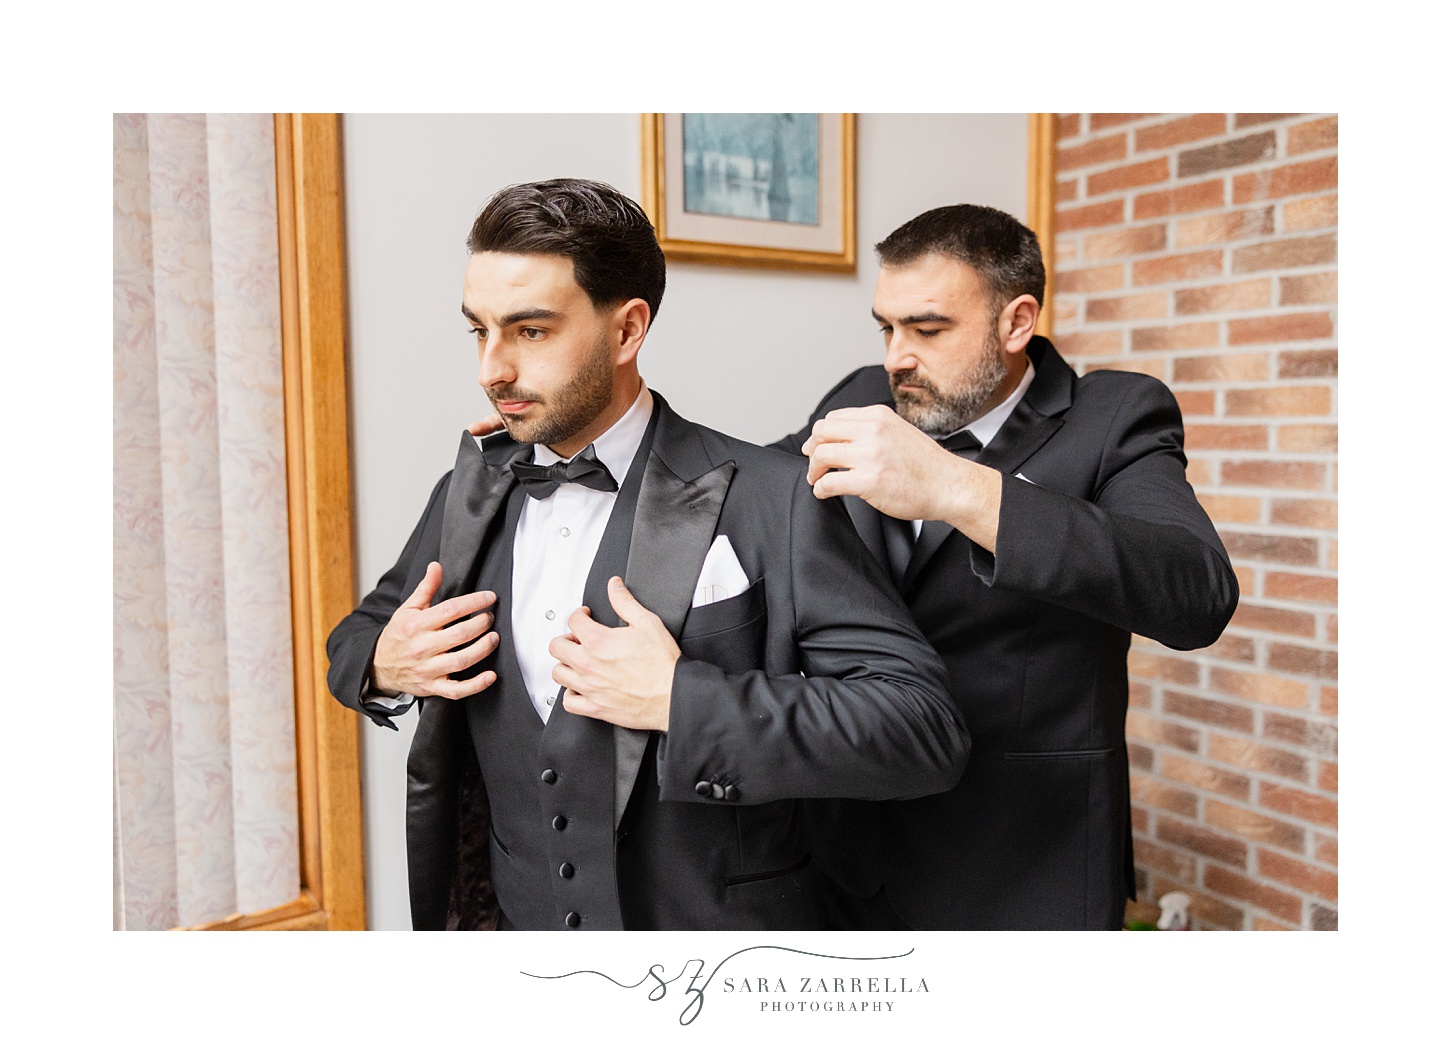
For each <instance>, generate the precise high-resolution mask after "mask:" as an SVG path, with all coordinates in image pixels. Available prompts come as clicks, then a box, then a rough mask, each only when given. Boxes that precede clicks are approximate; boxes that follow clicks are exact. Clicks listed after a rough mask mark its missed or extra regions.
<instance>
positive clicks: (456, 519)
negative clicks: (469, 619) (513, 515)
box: [434, 432, 529, 604]
mask: <svg viewBox="0 0 1451 1044" xmlns="http://www.w3.org/2000/svg"><path fill="white" fill-rule="evenodd" d="M528 452H529V446H528V445H527V444H524V443H520V444H518V445H517V446H515V447H514V448H513V449H512V450H511V451H510V453H509V456H508V457H507V458H506V459H505V460H504V461H503V462H502V463H500V464H490V463H489V462H488V461H487V460H485V459H484V456H483V454H482V453H481V452H480V451H479V447H478V444H477V443H475V442H474V439H473V436H472V435H470V434H469V433H468V432H464V434H463V438H462V439H461V440H460V442H459V447H458V459H457V461H456V462H455V463H454V468H453V478H452V479H451V480H450V481H449V484H448V499H447V501H445V503H444V506H443V533H442V534H441V536H440V538H439V551H438V561H439V564H440V565H441V566H443V586H442V587H440V588H439V591H438V594H437V596H436V597H435V598H434V603H435V604H437V603H438V602H441V601H443V600H445V599H447V598H453V597H455V596H456V595H461V594H467V593H468V592H467V591H466V590H465V588H466V587H467V586H468V585H469V583H470V582H471V581H472V579H473V576H474V572H475V564H476V562H477V559H478V556H479V553H480V552H481V551H482V549H483V545H484V536H485V535H486V534H487V533H488V530H489V523H491V522H492V521H493V520H494V518H495V516H497V515H498V513H499V510H500V508H502V507H503V506H504V503H505V501H506V500H507V499H508V496H509V490H510V488H511V487H512V486H513V484H514V481H515V479H514V473H513V472H512V471H510V470H509V463H510V462H511V461H513V460H516V459H519V458H521V457H523V456H524V454H526V453H528Z"/></svg>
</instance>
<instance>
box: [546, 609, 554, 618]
mask: <svg viewBox="0 0 1451 1044" xmlns="http://www.w3.org/2000/svg"><path fill="white" fill-rule="evenodd" d="M544 619H546V620H553V619H554V610H553V609H546V610H544Z"/></svg>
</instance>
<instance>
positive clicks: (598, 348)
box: [488, 337, 614, 446]
mask: <svg viewBox="0 0 1451 1044" xmlns="http://www.w3.org/2000/svg"><path fill="white" fill-rule="evenodd" d="M613 387H614V364H613V362H611V359H610V343H609V340H608V338H606V337H601V338H600V339H599V342H598V343H597V344H596V345H595V350H594V352H593V353H592V354H591V355H590V356H589V358H588V359H586V360H585V363H584V365H583V366H581V367H580V368H579V369H578V370H576V371H575V373H574V375H573V376H572V377H570V378H569V380H568V381H566V382H565V384H564V386H563V387H561V388H560V389H559V390H558V391H556V392H554V393H552V394H550V395H542V394H540V393H539V392H537V391H531V390H530V389H528V388H523V387H520V386H519V385H517V384H509V385H505V386H503V387H500V388H491V389H489V393H488V394H489V401H490V402H495V403H496V402H498V401H499V400H500V399H504V400H510V399H515V400H518V399H530V400H533V401H534V402H537V403H539V405H540V406H541V407H543V409H542V410H541V412H540V415H539V416H538V417H534V418H532V419H528V420H526V419H524V418H522V417H512V416H510V415H508V414H505V413H500V414H499V418H500V419H501V420H502V421H503V422H504V428H505V430H507V431H508V432H509V437H510V438H512V439H513V440H514V441H515V442H536V443H542V444H544V445H545V446H553V445H556V444H558V443H561V442H564V441H566V440H568V439H570V438H572V437H574V436H575V435H578V434H579V433H580V432H581V431H583V430H584V429H585V428H587V427H589V425H590V424H592V423H593V422H594V419H595V418H596V417H598V416H599V415H600V414H601V413H603V412H604V410H605V407H607V406H608V405H609V404H610V394H611V392H612V390H613Z"/></svg>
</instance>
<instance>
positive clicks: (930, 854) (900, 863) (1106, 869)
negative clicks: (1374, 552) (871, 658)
mask: <svg viewBox="0 0 1451 1044" xmlns="http://www.w3.org/2000/svg"><path fill="white" fill-rule="evenodd" d="M1028 353H1029V357H1030V358H1031V359H1032V360H1033V365H1034V367H1035V369H1036V374H1035V376H1034V379H1033V383H1032V384H1031V385H1030V386H1029V388H1028V392H1027V394H1026V396H1025V397H1024V398H1023V399H1022V401H1020V402H1019V404H1018V406H1017V407H1016V408H1015V409H1014V411H1013V412H1012V414H1011V415H1010V416H1009V418H1008V420H1007V421H1006V423H1005V424H1004V425H1003V427H1002V428H1001V430H999V431H998V433H997V435H996V436H995V437H994V438H993V439H992V440H991V441H990V442H989V443H988V445H987V447H986V448H985V449H983V451H982V452H981V455H980V456H979V457H978V461H979V463H982V464H986V465H990V466H992V467H994V468H997V469H998V470H999V471H1001V472H1002V473H1003V475H1004V478H1003V493H1002V508H1001V513H1000V515H999V529H998V542H997V551H996V554H995V555H994V554H989V553H988V552H987V551H985V550H984V549H983V548H981V547H979V546H978V545H976V544H974V543H973V542H972V541H970V540H969V539H967V537H965V536H963V535H962V534H961V533H959V532H957V531H956V530H955V529H953V528H952V527H950V526H948V525H947V524H946V523H943V522H933V521H929V522H925V523H924V524H923V526H922V533H921V536H920V538H919V539H918V540H917V542H916V546H915V549H914V551H913V553H912V557H911V560H910V562H909V563H908V565H907V569H906V572H905V574H904V576H903V579H902V582H901V591H902V595H903V597H904V598H905V600H906V602H907V605H908V608H909V609H910V610H911V612H912V616H913V618H914V619H915V620H916V621H917V623H918V624H919V625H920V626H921V627H922V631H923V633H924V634H925V635H926V636H927V638H928V640H929V641H930V642H931V643H932V645H933V647H934V648H935V649H936V650H937V651H938V652H939V653H941V655H942V658H943V660H944V661H945V662H946V664H947V670H948V677H949V683H950V685H951V688H952V692H953V696H954V698H955V699H956V701H957V705H958V707H959V708H960V709H961V710H962V713H963V717H964V718H965V719H966V722H967V726H968V730H969V731H970V732H971V734H972V738H973V757H972V761H971V763H970V764H969V765H968V767H967V771H966V773H965V774H964V775H963V778H962V780H961V782H959V783H958V785H957V786H956V787H955V788H953V789H952V790H950V791H948V792H946V793H942V794H938V795H935V796H932V797H926V798H922V799H919V800H914V801H904V802H900V803H894V804H891V805H882V806H875V805H873V806H835V807H833V808H832V809H831V811H832V815H831V816H830V817H826V816H823V817H821V819H820V820H819V822H818V824H817V827H816V829H817V831H818V834H819V835H821V836H822V840H821V842H820V843H819V844H818V853H819V855H820V856H822V857H823V858H822V860H821V861H822V862H823V863H825V864H826V868H827V869H828V871H829V872H831V874H832V876H833V877H835V878H836V879H837V880H839V881H841V882H843V883H844V884H845V885H846V887H847V888H848V890H849V891H851V892H853V893H854V894H856V895H860V896H866V895H870V894H872V893H873V892H874V891H875V890H876V889H877V888H879V887H880V886H882V885H883V884H885V887H886V895H887V898H888V900H889V901H890V903H891V906H892V907H893V909H894V910H895V911H896V912H897V913H898V914H899V915H900V916H901V917H902V918H903V919H904V920H905V921H906V922H907V923H908V924H910V925H911V926H912V927H914V928H944V929H948V928H951V929H957V928H963V929H967V928H1118V927H1121V924H1122V920H1123V909H1124V901H1125V899H1126V898H1127V896H1129V895H1131V894H1132V892H1133V856H1132V835H1131V832H1130V829H1129V792H1128V758H1127V752H1126V748H1125V741H1124V718H1125V715H1126V713H1127V707H1128V672H1127V666H1126V654H1127V652H1128V648H1129V640H1130V635H1131V633H1138V634H1141V635H1145V636H1147V637H1149V638H1153V639H1156V640H1157V641H1160V642H1162V643H1163V644H1165V645H1167V646H1170V647H1171V648H1175V649H1193V648H1198V647H1201V646H1205V645H1209V644H1211V643H1212V642H1214V641H1215V640H1216V639H1217V638H1218V637H1219V634H1220V632H1221V631H1222V630H1223V629H1224V627H1225V625H1226V624H1227V623H1228V622H1229V618H1230V616H1231V615H1232V614H1233V612H1234V608H1235V605H1236V604H1237V602H1238V598H1239V587H1238V584H1237V582H1236V580H1235V576H1234V571H1233V570H1232V569H1231V568H1230V563H1229V557H1228V556H1227V555H1226V554H1225V551H1224V546H1223V544H1221V542H1220V540H1219V537H1218V535H1217V534H1216V533H1215V531H1214V527H1213V525H1212V524H1211V523H1210V521H1209V518H1208V517H1207V516H1206V515H1205V513H1204V511H1203V509H1202V508H1201V507H1200V506H1199V503H1198V501H1197V500H1195V498H1194V491H1193V489H1192V488H1191V487H1190V486H1189V483H1188V482H1187V481H1186V479H1185V476H1184V465H1185V458H1184V452H1183V444H1184V433H1183V427H1182V423H1181V420H1180V415H1179V408H1178V404H1177V403H1176V402H1175V400H1174V397H1173V395H1172V394H1170V392H1169V390H1168V389H1167V388H1166V387H1165V386H1164V385H1163V384H1162V383H1160V382H1159V381H1157V380H1155V379H1153V378H1152V377H1147V376H1144V375H1142V374H1135V373H1126V372H1118V371H1112V370H1099V371H1095V372H1093V373H1089V374H1087V375H1086V376H1084V377H1078V376H1077V375H1075V374H1074V372H1073V370H1072V369H1071V368H1070V367H1069V365H1068V364H1067V363H1066V362H1064V361H1063V359H1062V357H1061V356H1059V354H1058V353H1057V351H1056V350H1055V349H1054V348H1053V346H1052V345H1051V344H1050V343H1049V342H1048V341H1047V340H1046V339H1044V338H1042V337H1034V338H1033V340H1032V342H1031V343H1030V345H1029V348H1028ZM876 403H884V404H886V405H891V404H892V396H891V391H890V387H889V385H888V382H887V374H886V371H885V370H884V369H883V368H882V367H879V366H874V367H866V368H863V369H861V370H858V371H856V372H855V373H853V374H851V375H850V376H848V377H847V378H846V379H845V380H844V381H842V382H841V383H840V384H839V385H837V386H836V387H835V388H833V389H832V390H831V391H830V392H829V393H828V394H827V396H826V398H825V399H824V400H823V401H822V402H821V404H820V406H818V407H817V410H816V412H815V413H814V414H813V415H812V417H811V421H810V422H809V423H808V424H807V426H806V427H805V428H803V429H802V430H801V431H800V432H798V433H797V434H795V435H793V436H789V437H787V438H786V439H783V440H782V441H781V442H780V443H777V444H776V445H777V446H778V447H779V448H782V449H788V450H791V451H794V452H798V453H799V452H800V449H801V446H802V444H803V443H804V442H805V440H806V439H807V437H809V435H810V430H811V424H814V423H815V422H816V420H818V419H819V418H821V417H822V416H825V414H827V413H828V412H830V411H831V410H834V409H838V408H841V407H847V406H869V405H873V404H876ZM843 499H844V500H845V501H846V506H847V509H848V511H849V512H850V514H851V516H852V520H853V522H854V523H855V525H856V527H857V530H858V532H859V533H860V534H861V536H862V537H863V539H864V541H865V542H866V544H867V546H868V547H869V548H871V549H872V551H873V553H874V554H875V555H876V556H877V558H878V559H879V560H880V561H881V562H883V563H885V562H886V561H887V559H886V550H885V544H884V538H883V529H882V525H883V523H882V516H881V515H879V514H878V513H877V512H876V511H875V510H874V509H873V508H872V507H870V506H869V505H868V504H866V503H865V502H864V501H862V500H861V499H859V498H857V497H846V498H843ZM878 814H879V815H880V821H879V822H878V821H877V816H878ZM878 829H880V831H881V847H880V850H879V854H880V863H879V864H878V865H877V866H876V867H875V868H873V866H872V865H871V863H870V861H868V860H865V859H863V857H862V852H863V851H864V850H869V849H870V847H871V846H870V844H869V842H868V841H867V840H866V839H868V838H871V837H874V836H876V831H877V830H878ZM823 849H824V851H823Z"/></svg>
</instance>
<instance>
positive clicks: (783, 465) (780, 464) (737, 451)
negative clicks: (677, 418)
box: [681, 417, 807, 482]
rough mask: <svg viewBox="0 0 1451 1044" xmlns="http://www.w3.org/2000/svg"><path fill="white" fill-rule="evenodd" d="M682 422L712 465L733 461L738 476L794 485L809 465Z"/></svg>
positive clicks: (709, 429)
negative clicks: (690, 431)
mask: <svg viewBox="0 0 1451 1044" xmlns="http://www.w3.org/2000/svg"><path fill="white" fill-rule="evenodd" d="M681 420H682V421H684V423H685V424H687V425H688V426H689V427H691V428H692V429H693V430H694V432H695V434H696V435H697V436H698V437H699V439H700V442H701V445H702V446H703V447H704V448H705V452H706V455H707V456H708V457H709V458H710V459H711V461H712V463H714V464H717V465H719V464H724V463H725V462H726V461H733V462H734V463H735V465H736V470H737V474H750V475H752V476H756V477H761V478H765V479H771V478H777V477H779V478H780V479H782V480H783V481H790V482H794V481H796V480H797V479H798V478H799V477H800V475H801V473H802V472H804V471H805V470H806V465H807V461H806V458H805V457H804V456H798V455H796V454H791V453H782V452H781V451H780V450H778V449H771V448H769V447H766V446H757V445H756V444H755V443H753V442H746V441H745V440H744V439H738V438H736V437H735V436H734V435H727V434H726V433H725V432H723V431H717V430H715V429H714V428H711V427H707V426H706V425H704V424H699V423H697V422H695V421H692V420H686V419H685V418H683V417H682V418H681Z"/></svg>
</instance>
